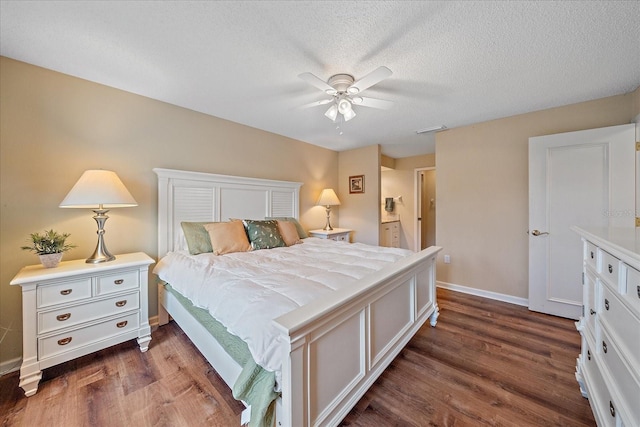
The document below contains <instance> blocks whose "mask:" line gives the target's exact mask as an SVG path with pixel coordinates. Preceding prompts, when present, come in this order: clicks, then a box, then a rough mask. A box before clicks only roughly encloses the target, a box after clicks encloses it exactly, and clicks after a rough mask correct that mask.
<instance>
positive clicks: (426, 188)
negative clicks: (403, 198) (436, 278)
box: [414, 167, 437, 251]
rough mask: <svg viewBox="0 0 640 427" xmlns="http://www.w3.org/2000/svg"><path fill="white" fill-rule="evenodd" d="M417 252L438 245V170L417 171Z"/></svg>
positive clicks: (423, 169)
mask: <svg viewBox="0 0 640 427" xmlns="http://www.w3.org/2000/svg"><path fill="white" fill-rule="evenodd" d="M415 194H416V199H415V200H416V209H415V218H416V224H415V230H416V233H415V246H414V247H415V250H416V251H419V250H422V249H425V248H428V247H429V246H434V245H435V244H436V212H437V209H436V208H437V206H436V200H437V199H436V168H434V167H429V168H418V169H415Z"/></svg>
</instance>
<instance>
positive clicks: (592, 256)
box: [591, 251, 594, 259]
mask: <svg viewBox="0 0 640 427" xmlns="http://www.w3.org/2000/svg"><path fill="white" fill-rule="evenodd" d="M593 258H594V255H593V251H591V259H593Z"/></svg>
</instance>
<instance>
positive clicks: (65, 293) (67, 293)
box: [60, 289, 73, 295]
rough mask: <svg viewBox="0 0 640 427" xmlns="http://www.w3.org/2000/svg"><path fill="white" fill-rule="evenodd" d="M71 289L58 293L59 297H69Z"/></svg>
mask: <svg viewBox="0 0 640 427" xmlns="http://www.w3.org/2000/svg"><path fill="white" fill-rule="evenodd" d="M72 290H73V289H64V290H62V291H60V295H69V294H70V293H71V291H72Z"/></svg>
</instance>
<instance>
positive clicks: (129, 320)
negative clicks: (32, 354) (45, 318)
mask: <svg viewBox="0 0 640 427" xmlns="http://www.w3.org/2000/svg"><path fill="white" fill-rule="evenodd" d="M138 317H139V313H132V314H129V315H127V316H122V317H118V318H116V319H113V320H108V321H106V322H102V323H98V324H95V325H92V326H89V327H86V328H79V329H75V330H72V331H66V332H64V333H60V334H57V335H52V336H50V337H47V338H38V358H39V359H46V358H48V357H53V356H56V355H58V354H61V353H65V352H68V351H72V350H75V349H77V348H80V347H83V346H86V345H89V344H92V343H94V342H97V341H102V340H106V339H107V338H110V337H113V336H116V335H120V334H123V333H125V332H128V331H131V330H133V329H137V328H138Z"/></svg>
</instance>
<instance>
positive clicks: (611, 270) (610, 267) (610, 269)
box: [609, 264, 613, 273]
mask: <svg viewBox="0 0 640 427" xmlns="http://www.w3.org/2000/svg"><path fill="white" fill-rule="evenodd" d="M609 273H613V266H612V265H611V264H609Z"/></svg>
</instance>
